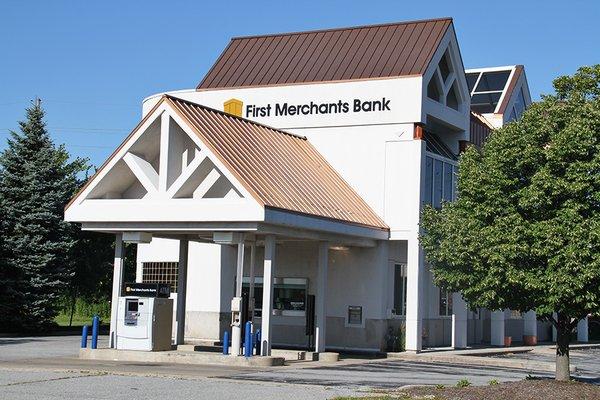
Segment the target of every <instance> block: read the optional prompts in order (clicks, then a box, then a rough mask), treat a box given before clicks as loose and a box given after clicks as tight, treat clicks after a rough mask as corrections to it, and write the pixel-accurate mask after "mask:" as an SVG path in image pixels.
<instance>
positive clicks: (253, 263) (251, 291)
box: [248, 243, 256, 330]
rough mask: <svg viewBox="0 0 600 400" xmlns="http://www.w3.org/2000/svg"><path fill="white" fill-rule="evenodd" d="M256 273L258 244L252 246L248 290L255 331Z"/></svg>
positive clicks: (249, 306) (249, 309)
mask: <svg viewBox="0 0 600 400" xmlns="http://www.w3.org/2000/svg"><path fill="white" fill-rule="evenodd" d="M255 271H256V243H252V245H251V246H250V284H249V290H248V302H249V303H248V313H249V314H250V315H249V319H250V321H252V324H253V325H252V329H253V330H254V274H255Z"/></svg>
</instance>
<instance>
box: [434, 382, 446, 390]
mask: <svg viewBox="0 0 600 400" xmlns="http://www.w3.org/2000/svg"><path fill="white" fill-rule="evenodd" d="M445 387H446V386H444V385H443V384H441V383H438V384H437V385H435V388H436V389H437V390H442V389H443V388H445Z"/></svg>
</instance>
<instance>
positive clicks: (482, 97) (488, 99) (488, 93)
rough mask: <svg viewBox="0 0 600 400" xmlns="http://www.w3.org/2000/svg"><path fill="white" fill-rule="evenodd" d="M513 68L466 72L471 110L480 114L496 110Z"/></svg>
mask: <svg viewBox="0 0 600 400" xmlns="http://www.w3.org/2000/svg"><path fill="white" fill-rule="evenodd" d="M510 73H511V70H501V71H485V72H471V73H468V74H466V77H467V84H468V86H469V90H470V92H471V110H472V111H474V112H476V113H479V114H489V113H493V112H494V111H496V107H497V106H498V102H499V101H500V98H501V97H502V93H503V91H504V88H505V87H506V83H507V82H508V78H509V77H510Z"/></svg>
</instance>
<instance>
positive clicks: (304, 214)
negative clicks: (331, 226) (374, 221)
mask: <svg viewBox="0 0 600 400" xmlns="http://www.w3.org/2000/svg"><path fill="white" fill-rule="evenodd" d="M265 209H269V210H274V211H283V212H286V213H288V214H294V215H301V216H306V217H310V218H316V219H321V220H326V221H335V222H339V223H341V224H345V225H354V226H360V227H363V228H369V229H376V230H380V231H384V232H389V230H390V227H389V226H387V224H385V223H383V224H382V225H381V226H377V225H368V224H361V223H358V222H352V221H346V220H343V219H338V218H332V217H325V216H323V215H315V214H309V213H303V212H300V211H296V210H288V209H287V208H280V207H274V206H265Z"/></svg>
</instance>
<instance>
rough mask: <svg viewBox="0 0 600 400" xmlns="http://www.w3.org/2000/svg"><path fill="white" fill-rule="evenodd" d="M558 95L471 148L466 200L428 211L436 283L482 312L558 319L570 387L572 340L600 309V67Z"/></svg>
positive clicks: (562, 373)
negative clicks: (583, 320) (479, 146)
mask: <svg viewBox="0 0 600 400" xmlns="http://www.w3.org/2000/svg"><path fill="white" fill-rule="evenodd" d="M554 87H555V90H556V94H555V95H549V96H544V97H543V98H542V100H541V101H540V102H537V103H535V104H533V105H532V106H531V107H529V108H528V110H527V111H526V112H525V113H524V114H523V116H522V117H521V119H519V120H518V121H516V122H512V123H510V124H508V125H506V126H505V127H503V128H501V129H498V130H496V131H494V132H493V133H492V135H491V136H490V138H489V140H488V141H487V143H486V144H485V145H484V146H483V148H482V149H481V150H478V149H476V148H474V147H471V148H469V149H467V151H466V152H465V153H464V154H463V155H462V157H461V159H460V166H459V177H458V199H457V200H456V201H455V202H453V203H446V204H444V205H443V207H442V208H441V209H440V210H436V209H432V208H426V209H425V210H424V212H423V218H422V228H423V232H424V234H423V236H422V238H421V241H422V244H423V247H424V249H425V252H426V257H427V259H428V261H429V263H430V265H431V267H432V271H433V274H434V277H435V281H436V283H437V284H438V285H440V286H443V287H445V288H447V289H449V290H452V291H457V292H461V293H462V295H463V297H464V298H465V300H466V301H467V302H468V303H469V305H470V306H471V307H472V308H478V307H482V308H488V309H491V310H502V309H505V308H510V309H513V310H519V311H523V312H525V311H528V310H535V311H536V312H537V314H538V316H539V317H541V318H546V319H548V320H550V321H552V323H553V325H554V326H555V327H556V329H557V334H558V336H557V352H556V379H559V380H566V379H569V378H570V374H569V342H570V334H571V332H572V331H573V330H574V328H575V326H576V324H577V321H578V320H579V319H581V318H583V317H585V316H586V315H588V314H589V313H596V312H598V311H600V65H595V66H592V67H582V68H580V69H579V70H578V72H577V73H576V74H575V75H573V76H563V77H560V78H557V79H556V80H555V81H554ZM553 313H556V314H555V316H553Z"/></svg>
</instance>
